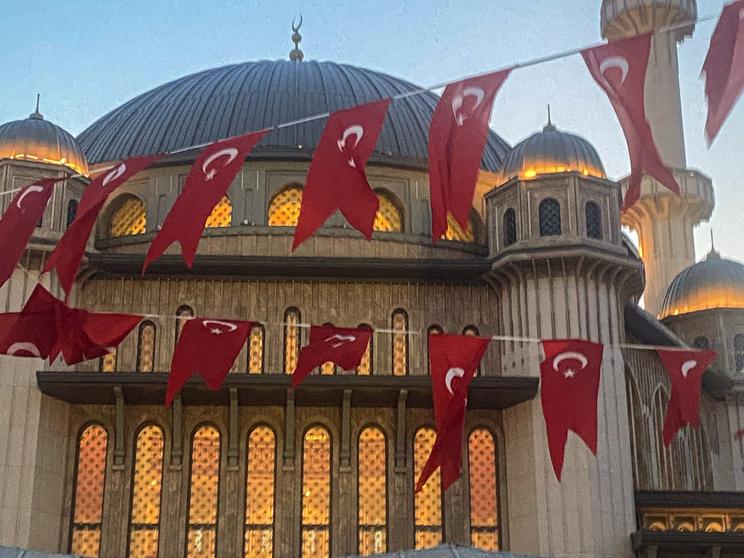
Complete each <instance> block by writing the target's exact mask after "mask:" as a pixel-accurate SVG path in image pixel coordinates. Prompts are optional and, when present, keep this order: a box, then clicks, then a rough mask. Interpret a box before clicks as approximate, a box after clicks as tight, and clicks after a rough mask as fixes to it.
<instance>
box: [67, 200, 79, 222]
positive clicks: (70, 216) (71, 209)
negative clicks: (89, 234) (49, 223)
mask: <svg viewBox="0 0 744 558" xmlns="http://www.w3.org/2000/svg"><path fill="white" fill-rule="evenodd" d="M77 210H78V201H77V200H70V201H69V202H67V221H66V222H67V226H68V227H69V226H70V225H71V224H72V222H73V221H74V220H75V217H76V216H77Z"/></svg>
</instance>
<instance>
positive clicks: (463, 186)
mask: <svg viewBox="0 0 744 558" xmlns="http://www.w3.org/2000/svg"><path fill="white" fill-rule="evenodd" d="M510 72H511V70H504V71H501V72H496V73H493V74H488V75H485V76H479V77H474V78H470V79H466V80H463V81H459V82H457V83H453V84H451V85H448V86H447V88H446V89H445V90H444V93H443V94H442V98H441V99H440V100H439V103H438V104H437V107H436V109H434V114H433V115H432V117H431V125H430V127H429V190H430V194H429V195H430V196H431V234H432V240H433V241H434V242H436V241H438V240H439V239H440V238H441V237H442V235H443V234H444V233H445V231H446V230H447V212H448V211H449V212H450V213H451V214H452V216H453V217H454V218H455V220H456V221H457V222H458V223H459V224H460V226H461V227H462V228H463V230H466V229H467V228H468V226H469V219H470V211H471V209H472V207H473V194H474V193H475V184H476V182H477V180H478V171H479V170H480V168H481V158H482V157H483V147H484V146H485V145H486V140H487V139H488V120H489V118H490V117H491V108H492V107H493V101H494V99H495V98H496V94H497V93H498V92H499V89H501V86H502V85H503V84H504V82H505V81H506V78H508V77H509V73H510Z"/></svg>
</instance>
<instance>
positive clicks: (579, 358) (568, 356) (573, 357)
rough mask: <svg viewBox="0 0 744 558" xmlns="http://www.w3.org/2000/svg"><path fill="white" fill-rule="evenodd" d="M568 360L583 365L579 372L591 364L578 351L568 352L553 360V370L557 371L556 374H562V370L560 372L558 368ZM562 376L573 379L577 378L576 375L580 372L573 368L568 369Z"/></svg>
mask: <svg viewBox="0 0 744 558" xmlns="http://www.w3.org/2000/svg"><path fill="white" fill-rule="evenodd" d="M566 360H575V361H577V362H578V363H579V364H581V368H579V371H581V370H583V369H584V368H586V367H587V365H588V364H589V360H588V359H587V358H586V356H585V355H583V354H582V353H578V352H576V351H566V352H565V353H561V354H559V355H557V356H556V357H555V358H554V359H553V370H555V371H556V372H560V370H558V367H559V366H560V364H561V363H562V362H563V361H566ZM562 374H563V377H564V378H573V377H574V376H576V374H578V372H577V371H576V370H574V369H573V368H568V369H567V370H566V371H565V372H562Z"/></svg>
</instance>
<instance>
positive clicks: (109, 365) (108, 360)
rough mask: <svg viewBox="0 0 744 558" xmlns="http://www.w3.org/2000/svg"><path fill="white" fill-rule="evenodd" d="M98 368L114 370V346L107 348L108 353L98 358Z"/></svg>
mask: <svg viewBox="0 0 744 558" xmlns="http://www.w3.org/2000/svg"><path fill="white" fill-rule="evenodd" d="M98 369H99V370H100V371H101V372H116V348H115V347H114V348H113V349H109V353H108V354H107V355H105V356H102V357H101V359H100V360H99V366H98Z"/></svg>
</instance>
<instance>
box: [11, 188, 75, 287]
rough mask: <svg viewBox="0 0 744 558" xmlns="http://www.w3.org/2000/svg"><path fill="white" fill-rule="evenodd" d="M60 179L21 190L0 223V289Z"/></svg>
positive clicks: (18, 259)
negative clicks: (0, 256) (0, 255)
mask: <svg viewBox="0 0 744 558" xmlns="http://www.w3.org/2000/svg"><path fill="white" fill-rule="evenodd" d="M66 179H67V177H66V176H65V177H62V178H43V179H41V180H37V181H36V182H34V183H33V184H31V185H29V186H26V187H24V188H21V190H20V191H19V192H18V193H17V194H16V195H15V197H14V198H13V201H11V202H10V205H9V206H8V209H7V210H6V211H5V213H4V214H3V217H2V219H0V254H2V255H3V257H2V259H0V287H2V286H3V285H4V284H5V282H6V281H7V280H8V279H9V278H10V276H11V274H12V273H13V270H14V269H15V266H16V264H18V262H19V261H20V260H21V256H23V251H24V250H25V249H26V246H27V245H28V241H29V240H30V239H31V235H33V234H34V229H35V228H36V224H37V223H38V222H39V219H41V217H42V216H43V215H44V210H45V209H46V206H47V203H49V198H50V197H51V196H52V193H53V192H54V185H55V184H56V183H57V182H60V181H62V180H66Z"/></svg>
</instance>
